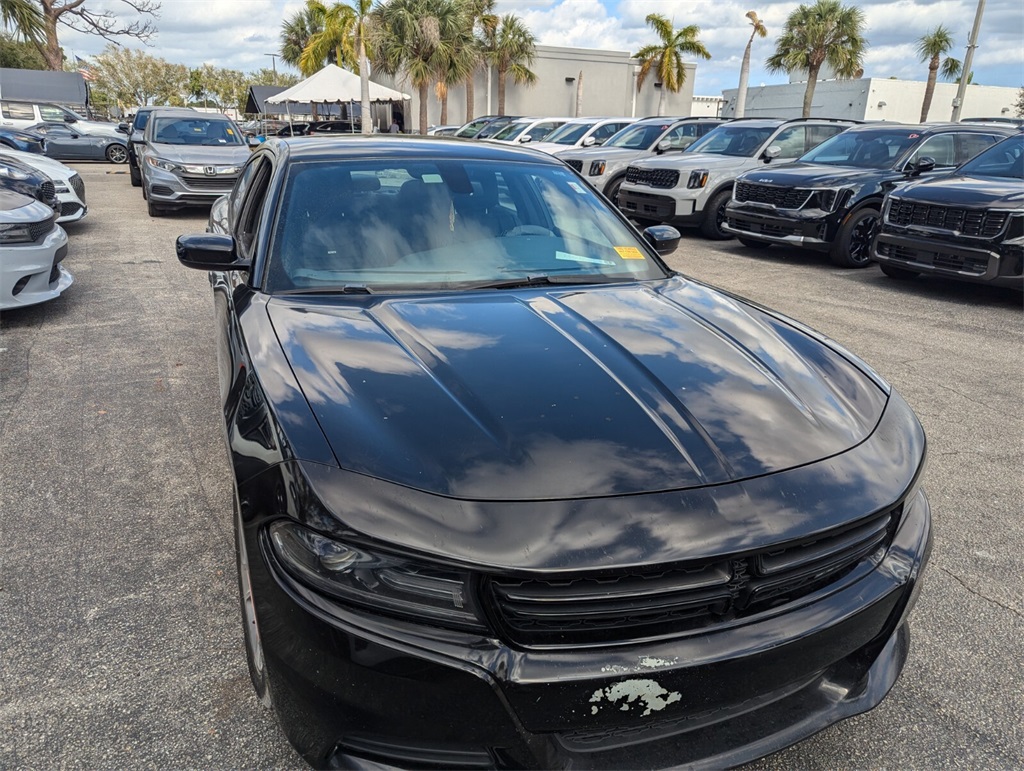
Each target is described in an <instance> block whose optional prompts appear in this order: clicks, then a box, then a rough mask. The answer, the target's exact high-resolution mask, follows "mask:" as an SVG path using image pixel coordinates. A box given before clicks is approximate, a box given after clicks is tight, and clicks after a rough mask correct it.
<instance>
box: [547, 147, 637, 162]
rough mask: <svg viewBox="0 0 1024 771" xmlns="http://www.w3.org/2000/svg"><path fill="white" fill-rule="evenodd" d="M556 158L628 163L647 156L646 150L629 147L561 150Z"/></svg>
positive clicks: (570, 148)
mask: <svg viewBox="0 0 1024 771" xmlns="http://www.w3.org/2000/svg"><path fill="white" fill-rule="evenodd" d="M555 155H556V157H558V158H561V159H562V160H563V161H565V160H569V159H573V160H576V159H579V160H581V161H584V160H593V161H608V162H612V161H628V160H632V159H633V158H637V157H641V156H646V155H648V151H647V150H638V149H636V148H630V147H569V148H563V149H562V150H559V151H558V152H556V153H555Z"/></svg>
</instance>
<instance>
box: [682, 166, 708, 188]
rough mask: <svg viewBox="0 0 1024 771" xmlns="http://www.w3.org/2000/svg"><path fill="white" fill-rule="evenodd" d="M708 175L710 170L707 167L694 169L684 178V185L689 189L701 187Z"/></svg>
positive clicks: (705, 182)
mask: <svg viewBox="0 0 1024 771" xmlns="http://www.w3.org/2000/svg"><path fill="white" fill-rule="evenodd" d="M709 176H711V172H709V171H708V170H707V169H694V170H693V171H691V172H690V178H689V179H688V180H686V187H688V188H689V189H690V190H695V189H698V188H702V187H704V185H706V184H707V183H708V177H709Z"/></svg>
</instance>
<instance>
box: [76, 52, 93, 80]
mask: <svg viewBox="0 0 1024 771" xmlns="http://www.w3.org/2000/svg"><path fill="white" fill-rule="evenodd" d="M75 66H76V67H78V74H79V75H81V76H82V77H83V78H85V79H86V80H96V76H95V75H93V74H92V68H91V67H90V66H89V62H87V61H86V60H85V59H83V58H82V57H81V56H77V55H76V56H75Z"/></svg>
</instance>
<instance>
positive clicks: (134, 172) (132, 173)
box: [128, 163, 142, 187]
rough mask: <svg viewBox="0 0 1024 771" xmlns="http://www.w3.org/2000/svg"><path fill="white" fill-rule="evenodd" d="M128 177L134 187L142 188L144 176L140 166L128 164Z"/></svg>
mask: <svg viewBox="0 0 1024 771" xmlns="http://www.w3.org/2000/svg"><path fill="white" fill-rule="evenodd" d="M128 176H129V177H131V179H132V187H142V174H141V173H140V172H139V167H138V166H133V165H131V164H130V163H129V164H128Z"/></svg>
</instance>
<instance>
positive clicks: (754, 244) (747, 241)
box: [736, 236, 771, 249]
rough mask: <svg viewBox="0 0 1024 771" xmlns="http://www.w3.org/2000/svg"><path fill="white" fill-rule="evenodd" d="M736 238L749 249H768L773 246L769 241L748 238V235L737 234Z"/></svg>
mask: <svg viewBox="0 0 1024 771" xmlns="http://www.w3.org/2000/svg"><path fill="white" fill-rule="evenodd" d="M736 240H737V241H739V242H740V243H741V244H743V245H744V246H745V247H747V248H748V249H767V248H768V247H769V246H771V242H769V241H758V240H757V239H756V238H747V237H746V236H736Z"/></svg>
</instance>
